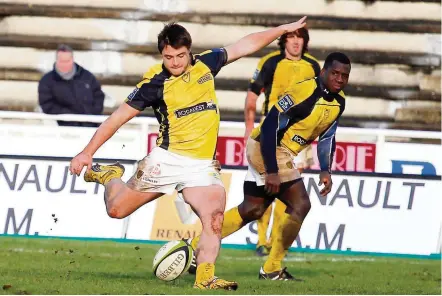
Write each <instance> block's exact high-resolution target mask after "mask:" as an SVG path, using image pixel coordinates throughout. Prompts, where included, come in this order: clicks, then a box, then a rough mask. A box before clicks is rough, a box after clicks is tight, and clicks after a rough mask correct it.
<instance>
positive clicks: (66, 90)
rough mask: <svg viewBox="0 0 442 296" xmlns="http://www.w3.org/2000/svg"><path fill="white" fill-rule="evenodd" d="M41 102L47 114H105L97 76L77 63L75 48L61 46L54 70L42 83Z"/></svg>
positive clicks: (60, 123) (82, 123) (81, 123)
mask: <svg viewBox="0 0 442 296" xmlns="http://www.w3.org/2000/svg"><path fill="white" fill-rule="evenodd" d="M38 101H39V104H40V107H41V109H42V110H43V112H44V113H46V114H92V115H99V114H102V112H103V102H104V93H103V91H102V90H101V86H100V83H99V82H98V81H97V79H96V78H95V77H94V75H93V74H92V73H91V72H89V71H88V70H86V69H84V68H83V67H81V66H80V65H78V64H76V63H75V62H74V54H73V50H72V48H70V47H69V46H67V45H60V46H59V47H58V49H57V52H56V61H55V64H54V69H53V70H52V71H51V72H49V73H46V74H45V75H44V76H43V77H42V78H41V80H40V82H39V85H38ZM58 125H63V126H89V127H96V126H98V125H99V124H96V123H92V122H72V121H58Z"/></svg>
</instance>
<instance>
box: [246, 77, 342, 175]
mask: <svg viewBox="0 0 442 296" xmlns="http://www.w3.org/2000/svg"><path fill="white" fill-rule="evenodd" d="M344 109H345V95H344V93H343V92H342V91H341V92H340V93H338V94H336V93H331V92H330V91H328V90H327V88H326V87H325V86H324V84H323V82H322V81H321V79H320V78H319V77H317V78H314V79H309V80H306V81H303V82H300V83H297V84H294V85H293V86H292V87H291V88H289V89H288V90H287V91H286V93H285V94H284V95H283V96H282V98H281V99H280V100H279V101H278V102H277V104H275V105H274V106H273V107H272V109H271V110H270V112H269V114H268V115H267V117H266V118H265V119H264V121H263V122H262V123H261V124H260V125H259V126H258V127H256V128H255V129H254V130H253V131H252V134H251V137H252V138H253V139H255V140H257V141H259V142H260V144H261V152H262V155H263V158H264V163H265V165H266V171H267V172H268V173H276V172H278V166H277V162H276V146H277V145H278V146H282V147H285V148H287V149H288V150H289V151H291V152H292V153H293V154H294V155H297V154H298V153H299V152H301V151H302V150H303V149H304V148H305V147H307V146H308V145H309V144H310V143H311V142H313V141H314V140H315V139H316V138H317V137H318V136H319V142H318V147H317V149H318V159H319V163H320V167H321V170H323V171H330V169H331V164H332V160H333V155H334V151H335V133H336V128H337V122H338V119H339V117H340V116H341V114H342V112H344Z"/></svg>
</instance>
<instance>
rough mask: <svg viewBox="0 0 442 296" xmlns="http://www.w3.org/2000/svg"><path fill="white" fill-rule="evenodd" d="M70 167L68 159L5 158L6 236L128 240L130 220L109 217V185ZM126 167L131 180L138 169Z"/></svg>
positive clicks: (0, 196) (0, 206)
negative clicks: (106, 200) (72, 171)
mask: <svg viewBox="0 0 442 296" xmlns="http://www.w3.org/2000/svg"><path fill="white" fill-rule="evenodd" d="M68 168H69V162H67V161H57V160H37V159H30V160H23V159H4V158H0V233H4V234H29V235H35V234H38V235H40V236H67V237H99V238H120V237H122V234H123V222H124V221H123V220H116V219H111V218H109V217H108V216H107V213H106V208H105V205H104V201H103V193H104V188H103V186H101V185H97V184H95V183H86V182H85V181H84V180H83V175H81V176H80V177H76V176H75V175H70V173H69V171H68ZM125 168H126V173H125V175H124V177H123V178H124V179H128V178H129V177H130V175H131V174H132V173H133V165H132V164H129V165H128V164H125Z"/></svg>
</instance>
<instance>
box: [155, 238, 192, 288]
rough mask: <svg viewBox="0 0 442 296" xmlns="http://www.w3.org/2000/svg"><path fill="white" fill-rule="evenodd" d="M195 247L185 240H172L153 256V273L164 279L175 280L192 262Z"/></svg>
mask: <svg viewBox="0 0 442 296" xmlns="http://www.w3.org/2000/svg"><path fill="white" fill-rule="evenodd" d="M192 257H193V249H192V247H191V246H190V245H188V244H187V243H186V242H185V241H170V242H168V243H166V244H165V245H163V246H162V247H161V248H160V249H159V250H158V252H157V253H156V254H155V257H154V258H153V273H154V274H155V276H156V277H157V278H159V279H160V280H162V281H167V282H168V281H173V280H174V279H176V278H178V277H179V276H180V275H182V274H183V273H185V272H186V271H187V270H188V269H189V267H190V264H191V263H192Z"/></svg>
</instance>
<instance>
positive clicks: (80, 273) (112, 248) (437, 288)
mask: <svg viewBox="0 0 442 296" xmlns="http://www.w3.org/2000/svg"><path fill="white" fill-rule="evenodd" d="M160 246H161V245H158V244H152V245H150V244H135V243H134V244H131V243H117V242H100V241H69V240H59V239H44V240H43V239H42V240H30V239H26V238H8V237H1V238H0V287H4V289H0V294H19V293H20V294H25V293H30V294H235V292H225V291H210V292H204V291H198V290H195V289H193V288H192V284H193V281H194V277H193V276H191V275H189V274H186V275H183V276H181V277H180V278H178V279H177V280H175V281H173V282H170V283H166V282H162V281H160V280H158V279H156V278H155V276H154V275H153V273H152V260H153V256H154V255H155V252H156V251H157V250H158V249H159V248H160ZM263 260H264V259H262V258H257V257H255V256H254V252H253V251H252V250H232V249H222V250H221V255H220V257H219V258H218V262H217V265H216V274H217V275H218V276H219V277H222V278H225V279H228V280H235V281H238V282H239V290H238V291H237V292H236V294H437V295H440V294H441V285H440V283H441V263H440V261H438V260H426V259H400V258H380V257H365V256H363V257H358V258H356V259H355V258H354V257H353V256H337V255H324V254H309V253H305V254H296V253H290V255H289V256H288V257H287V260H286V262H285V265H286V266H287V267H288V270H289V271H290V272H292V273H293V274H294V275H295V276H297V277H300V278H302V279H304V280H305V281H304V282H301V283H300V282H271V281H261V280H258V271H259V268H260V266H261V265H262V264H263V262H264V261H263ZM9 286H10V287H9Z"/></svg>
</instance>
